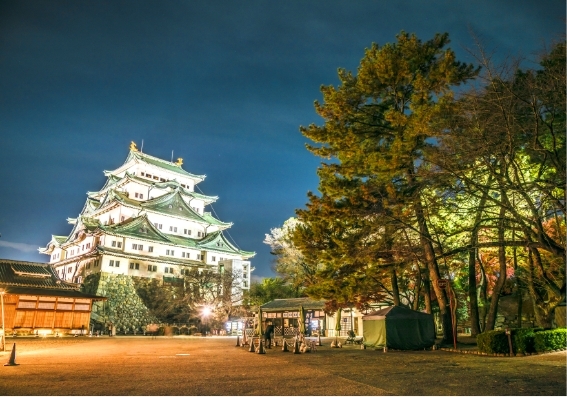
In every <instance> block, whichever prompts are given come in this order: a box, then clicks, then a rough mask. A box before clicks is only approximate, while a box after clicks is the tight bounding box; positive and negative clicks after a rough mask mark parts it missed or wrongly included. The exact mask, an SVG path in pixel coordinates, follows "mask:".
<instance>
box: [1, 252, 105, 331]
mask: <svg viewBox="0 0 567 397" xmlns="http://www.w3.org/2000/svg"><path fill="white" fill-rule="evenodd" d="M79 289H80V286H79V285H78V284H74V283H69V282H65V281H62V280H61V279H59V277H58V276H57V274H56V273H55V272H54V270H53V268H52V267H51V265H49V264H46V263H35V262H23V261H14V260H8V259H0V294H1V295H2V297H1V299H2V301H3V310H4V326H5V332H6V334H7V335H9V334H13V333H17V334H38V335H46V334H55V333H59V334H80V333H87V332H88V331H89V322H90V315H91V308H92V302H93V301H96V300H105V299H106V298H105V297H102V296H95V295H89V294H84V293H82V292H81V291H80V290H79ZM0 321H2V319H0ZM0 326H1V324H0Z"/></svg>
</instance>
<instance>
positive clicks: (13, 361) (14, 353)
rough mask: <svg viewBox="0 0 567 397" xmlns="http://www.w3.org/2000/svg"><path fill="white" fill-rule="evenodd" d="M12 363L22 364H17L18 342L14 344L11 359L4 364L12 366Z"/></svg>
mask: <svg viewBox="0 0 567 397" xmlns="http://www.w3.org/2000/svg"><path fill="white" fill-rule="evenodd" d="M12 365H20V364H16V344H15V343H14V346H13V347H12V354H10V360H8V362H7V363H6V364H4V366H5V367H6V366H12Z"/></svg>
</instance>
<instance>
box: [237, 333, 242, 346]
mask: <svg viewBox="0 0 567 397" xmlns="http://www.w3.org/2000/svg"><path fill="white" fill-rule="evenodd" d="M240 346H242V345H241V344H240V335H236V347H240Z"/></svg>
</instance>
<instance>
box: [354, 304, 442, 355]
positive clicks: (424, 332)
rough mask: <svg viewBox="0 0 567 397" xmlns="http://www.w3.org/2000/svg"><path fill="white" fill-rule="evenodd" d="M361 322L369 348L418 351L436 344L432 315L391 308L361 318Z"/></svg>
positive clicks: (401, 308)
mask: <svg viewBox="0 0 567 397" xmlns="http://www.w3.org/2000/svg"><path fill="white" fill-rule="evenodd" d="M362 321H363V323H362V324H363V329H364V332H363V335H364V344H365V345H366V346H369V347H384V346H386V347H388V348H391V349H399V350H416V349H423V348H427V347H431V346H433V345H434V344H435V326H434V322H433V315H431V314H427V313H421V312H416V311H414V310H410V309H406V308H405V307H401V306H390V307H387V308H385V309H382V310H378V311H375V312H372V313H370V314H368V315H366V316H364V317H362Z"/></svg>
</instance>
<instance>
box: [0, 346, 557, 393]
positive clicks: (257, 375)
mask: <svg viewBox="0 0 567 397" xmlns="http://www.w3.org/2000/svg"><path fill="white" fill-rule="evenodd" d="M330 342H331V340H330V339H323V346H322V347H318V348H317V351H315V352H312V353H305V354H293V353H292V352H282V350H281V348H272V349H268V350H267V351H266V354H263V355H262V354H256V353H251V352H249V351H248V348H247V347H236V346H235V344H236V338H234V337H207V338H204V337H182V336H176V337H169V338H168V337H157V338H154V339H152V338H151V337H143V336H136V337H126V336H124V337H112V338H110V337H100V338H89V337H78V338H71V337H66V338H53V337H51V338H21V337H20V338H7V344H6V349H7V351H6V352H0V360H1V361H2V364H3V363H5V362H8V360H9V358H10V353H11V352H10V350H11V349H12V346H13V343H16V360H15V361H16V363H17V364H19V365H18V366H0V395H565V394H566V353H565V351H563V352H557V353H550V354H545V355H537V356H527V357H486V356H477V355H471V354H457V353H451V352H445V351H439V350H437V351H411V352H401V351H389V352H388V353H384V352H383V351H382V350H374V349H366V350H362V349H360V346H358V345H354V346H352V345H348V346H345V347H343V348H341V349H333V348H331V347H330Z"/></svg>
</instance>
